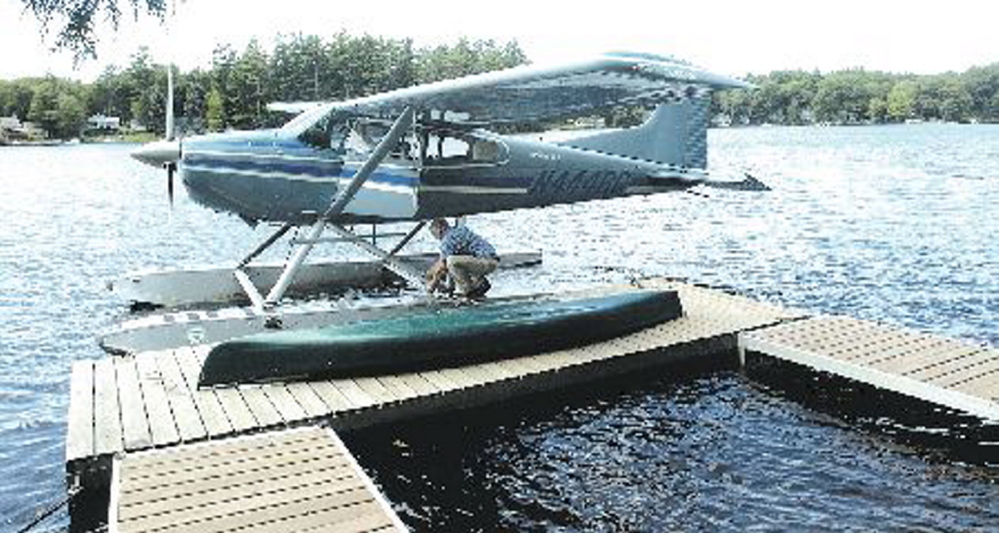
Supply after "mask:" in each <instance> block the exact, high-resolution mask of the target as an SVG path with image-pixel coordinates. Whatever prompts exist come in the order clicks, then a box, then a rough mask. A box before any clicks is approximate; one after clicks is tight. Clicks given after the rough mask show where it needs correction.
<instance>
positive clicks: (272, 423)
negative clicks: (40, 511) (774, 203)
mask: <svg viewBox="0 0 999 533" xmlns="http://www.w3.org/2000/svg"><path fill="white" fill-rule="evenodd" d="M642 285H643V286H654V287H660V288H672V289H675V290H677V291H678V292H679V295H680V299H681V302H682V304H683V308H684V316H683V317H682V318H680V319H677V320H674V321H671V322H668V323H665V324H661V325H659V326H656V327H652V328H649V329H646V330H643V331H640V332H637V333H634V334H631V335H627V336H624V337H620V338H616V339H612V340H609V341H605V342H600V343H596V344H593V345H589V346H585V347H581V348H575V349H570V350H561V351H557V352H552V353H546V354H540V355H534V356H528V357H521V358H516V359H509V360H503V361H495V362H489V363H482V364H473V365H467V366H461V367H453V368H442V369H437V370H429V371H423V372H410V373H402V374H395V375H385V376H375V377H363V378H352V379H333V380H320V381H309V382H297V383H288V384H279V383H276V384H268V385H253V386H239V387H229V388H216V389H199V388H198V387H197V385H196V383H197V377H198V373H199V371H200V368H201V364H202V362H203V361H204V358H205V356H206V354H207V353H208V350H209V349H210V347H209V346H205V347H197V348H183V349H177V350H165V351H154V352H144V353H141V354H138V355H137V356H128V357H114V358H106V359H101V360H97V361H80V362H78V363H76V364H74V366H73V376H72V382H71V383H72V385H71V403H70V412H69V424H68V426H69V428H68V433H67V438H66V459H67V470H68V471H69V472H70V473H71V474H72V473H74V472H75V473H79V474H80V475H81V476H83V477H87V476H90V477H92V478H93V477H94V476H96V477H100V476H101V475H102V474H99V473H98V474H95V473H94V471H103V468H104V467H103V466H99V465H106V464H107V463H108V458H110V457H114V458H115V461H116V462H117V465H118V468H117V472H119V475H121V476H123V477H122V484H121V485H120V487H119V488H118V489H115V490H119V491H121V492H120V495H119V496H118V498H119V499H118V500H115V502H114V503H113V505H117V506H118V507H117V509H118V510H117V511H114V512H117V513H118V515H117V516H116V517H115V519H114V521H115V523H116V524H118V523H119V522H120V528H121V529H120V530H121V531H137V530H157V531H158V530H160V529H158V527H159V526H157V527H156V528H147V527H145V526H144V525H143V524H160V522H156V521H155V520H154V519H153V518H148V517H145V516H146V515H142V516H143V518H136V517H138V516H139V515H138V514H133V513H138V512H139V511H140V509H154V508H155V509H161V511H157V513H160V512H162V513H167V514H171V513H173V514H176V513H178V512H183V510H184V509H187V510H189V509H190V506H191V505H194V504H193V503H192V502H193V501H195V500H197V501H198V502H199V503H198V505H203V506H204V505H207V506H214V505H216V504H215V503H206V502H209V499H206V498H203V496H204V495H203V494H202V492H205V491H204V490H203V491H201V492H198V493H197V494H199V496H197V497H195V496H178V498H181V497H183V498H187V499H181V500H176V501H173V500H170V501H172V503H167V502H168V499H166V498H167V497H166V496H163V497H160V496H157V497H156V498H154V500H156V501H160V502H161V503H156V504H155V505H157V506H159V507H153V505H154V504H153V503H152V501H149V502H145V501H140V500H141V498H140V499H134V498H133V496H134V497H136V498H138V497H139V495H138V494H137V492H142V491H134V490H133V489H132V488H130V487H133V485H130V483H133V481H130V480H132V477H129V476H140V475H139V474H130V473H129V472H132V471H133V469H134V471H135V472H148V471H147V470H145V464H146V463H147V462H149V461H153V462H155V461H156V460H154V459H145V458H146V457H147V456H148V457H153V458H155V457H167V456H168V455H164V454H172V453H175V452H176V453H181V452H180V450H186V449H204V450H208V449H212V450H231V449H234V448H233V447H234V446H235V447H236V448H238V447H240V446H242V445H241V444H238V443H241V442H250V441H249V440H247V439H253V438H257V437H247V436H246V435H254V434H259V433H260V432H263V431H270V432H271V433H266V434H265V435H270V434H272V433H274V434H276V433H277V432H280V431H283V430H286V429H287V428H289V427H297V426H303V425H307V424H310V423H320V424H323V425H325V426H327V427H329V428H332V429H340V428H350V427H360V426H364V425H368V424H372V423H377V422H382V421H389V420H393V419H401V418H406V417H410V416H417V415H421V414H428V413H433V412H440V411H444V410H447V409H460V408H466V407H472V406H475V405H481V404H485V403H489V402H495V401H498V400H501V399H504V398H509V397H512V396H516V395H523V394H531V393H536V392H540V391H545V390H550V389H555V388H559V387H564V386H567V385H575V384H579V383H584V382H588V381H595V380H599V379H603V378H605V377H608V376H612V375H619V374H625V373H628V372H635V371H639V370H643V369H646V368H651V367H657V366H664V365H668V364H670V363H674V362H677V361H681V360H689V359H691V358H704V357H707V356H709V355H719V354H721V355H723V356H730V357H733V359H734V355H735V354H736V353H737V352H738V353H740V354H741V355H742V356H743V358H744V357H745V353H746V352H756V353H762V354H765V355H768V356H772V357H777V358H781V359H785V360H788V361H792V362H795V363H799V364H803V365H807V366H809V367H812V368H815V369H818V370H821V371H828V372H832V373H834V374H838V375H840V376H843V377H846V378H850V379H855V380H859V381H862V382H865V383H869V384H871V385H874V386H877V387H881V388H885V389H888V390H892V391H896V392H900V393H902V394H907V395H910V396H914V397H918V398H921V399H924V400H928V401H930V402H935V403H937V404H941V405H945V406H949V407H952V408H955V409H959V410H963V411H966V412H969V413H972V414H974V415H977V416H980V417H983V418H986V419H991V420H999V351H996V350H994V349H991V348H987V347H983V346H973V345H968V344H964V343H961V342H957V341H953V340H950V339H946V338H942V337H937V336H932V335H925V334H920V333H915V332H911V331H904V330H900V329H898V328H892V327H886V326H884V325H880V324H876V323H873V322H867V321H860V320H855V319H851V318H846V317H825V316H823V317H806V316H804V315H803V314H801V313H798V312H795V311H789V310H786V309H782V308H779V307H776V306H772V305H768V304H763V303H759V302H755V301H752V300H750V299H747V298H743V297H738V296H732V295H729V294H726V293H724V292H721V291H718V290H713V289H706V288H701V287H695V286H690V285H685V284H680V283H674V282H670V281H666V280H644V281H643V282H642ZM607 290H621V288H620V287H618V288H607ZM274 430H277V431H274ZM314 431H318V430H314ZM323 431H329V430H323ZM329 434H330V435H331V436H332V437H331V438H332V439H333V440H336V441H337V442H338V439H337V438H336V437H335V435H334V434H332V432H330V433H329ZM263 438H269V437H263ZM191 443H200V444H194V445H191ZM192 446H193V447H192ZM296 446H297V445H296ZM201 447H203V448H201ZM296 449H297V448H296ZM300 452H301V453H299V451H296V452H294V454H296V457H299V456H301V457H299V458H300V459H301V460H302V461H305V459H306V456H308V457H313V456H315V457H325V455H324V453H322V452H320V453H317V452H316V451H315V450H309V451H306V450H300ZM217 453H221V452H210V454H212V455H215V454H217ZM226 453H228V452H226ZM344 453H346V452H344ZM195 455H197V454H195ZM176 457H180V456H179V455H178V456H176ZM255 457H256V456H255ZM347 457H349V454H348V456H347ZM252 460H253V461H258V464H259V465H260V466H261V468H262V469H263V468H266V469H274V468H283V466H281V465H284V464H285V463H284V462H283V459H281V458H279V457H277V456H276V455H274V454H270V455H266V454H265V455H261V456H260V458H256V459H252ZM324 460H325V459H324ZM332 460H333V461H341V460H342V461H347V460H348V459H346V458H344V457H341V458H340V459H336V458H334V459H332ZM350 460H352V459H350ZM184 461H187V459H184ZM191 464H194V463H191ZM199 464H200V463H199ZM93 465H98V466H94V467H93V468H91V466H93ZM132 465H136V466H134V467H133V466H132ZM157 468H158V467H157ZM192 468H193V467H192ZM198 468H200V467H198ZM205 468H215V467H210V466H206V467H205ZM240 468H242V467H240ZM331 468H332V467H331ZM184 469H185V470H187V469H188V468H187V467H184ZM306 470H308V469H306ZM272 472H276V471H273V470H272ZM185 475H186V474H185ZM296 475H298V474H296ZM302 475H303V476H304V475H305V474H304V473H302ZM142 476H144V477H145V479H147V481H148V482H149V483H152V484H157V485H159V480H158V479H156V478H158V477H159V476H158V475H155V474H142V475H141V476H140V477H142ZM281 476H283V474H279V475H277V478H281V479H283V478H282V477H281ZM264 477H266V476H264ZM166 479H169V476H166ZM261 479H263V478H261ZM268 479H270V478H268ZM309 479H311V478H309ZM302 481H303V483H304V484H306V485H308V484H309V483H311V482H310V481H306V479H305V478H302ZM100 483H101V482H100V481H98V482H97V484H98V485H99V484H100ZM104 483H106V481H104ZM192 483H193V482H192ZM213 483H214V482H213ZM254 483H256V481H255V482H253V483H250V485H253V484H254ZM260 483H264V484H266V485H268V486H269V485H270V482H264V481H261V482H260ZM166 485H170V483H167V484H166ZM236 485H238V484H236ZM191 486H192V487H193V486H194V485H191ZM213 486H214V485H213ZM261 486H262V485H261ZM276 486H280V483H278V485H276ZM337 486H338V487H339V485H337ZM369 488H370V487H369ZM98 490H99V489H98ZM104 490H107V489H104ZM156 490H160V489H159V488H158V489H156ZM163 490H167V489H163ZM171 490H172V489H171ZM199 490H200V489H199ZM206 490H208V489H206ZM212 490H214V489H212ZM234 490H236V491H237V492H238V493H240V494H245V493H247V491H249V492H252V493H254V494H256V493H257V492H256V491H255V490H256V489H251V488H246V487H243V488H237V489H234ZM282 490H283V489H282ZM343 490H348V489H343ZM349 490H353V489H349ZM371 490H372V491H373V489H371ZM239 491H242V492H239ZM333 491H334V492H336V493H337V494H338V496H331V498H332V500H331V501H335V502H344V501H346V500H344V499H342V498H341V496H340V494H341V492H342V491H340V489H333ZM363 492H364V491H360V492H357V494H356V495H357V497H358V498H361V497H362V496H361V494H362V493H363ZM150 494H152V493H150ZM171 494H173V493H171ZM219 494H221V493H219ZM267 494H269V496H267V497H268V498H271V499H270V500H267V501H269V502H273V501H276V500H273V499H274V498H277V499H279V500H280V499H281V498H283V496H280V495H275V494H274V493H273V492H268V493H267ZM374 494H375V496H372V497H373V498H377V493H376V492H375V493H374ZM363 497H365V498H366V497H367V496H363ZM170 498H173V496H170ZM296 498H297V499H296ZM347 499H350V498H347ZM293 500H294V501H298V502H302V501H311V500H308V498H306V499H302V498H298V497H297V496H296V497H295V498H293ZM281 501H284V500H281ZM289 501H290V500H289ZM351 501H353V500H351ZM133 502H134V503H133ZM185 502H186V503H185ZM275 505H278V504H276V503H275ZM281 505H283V504H281ZM336 505H339V504H334V505H333V507H336ZM230 507H232V506H225V505H223V507H218V509H222V508H226V509H228V508H230ZM311 508H312V507H311V504H301V505H299V507H294V506H292V507H285V508H284V509H283V510H282V511H281V512H282V513H284V514H281V516H282V517H288V519H289V520H296V521H294V522H287V523H284V524H283V525H284V526H288V527H293V528H294V529H296V530H298V529H302V530H309V531H311V530H312V529H309V528H310V527H312V525H309V524H314V525H315V526H316V527H320V526H321V527H327V526H329V525H330V524H331V523H333V522H335V520H336V519H335V518H333V517H334V516H341V515H336V514H335V513H336V512H338V511H331V512H332V513H334V514H331V515H328V516H326V515H323V516H326V518H323V517H322V516H319V515H317V516H318V519H317V520H316V521H315V522H308V520H309V518H307V517H309V516H312V515H311V513H312V511H311V510H310V509H311ZM294 509H298V510H299V511H295V510H294ZM358 509H360V508H358ZM286 511H287V512H286ZM199 512H200V511H199ZM362 515H363V516H362ZM150 516H152V515H150ZM192 516H204V515H203V514H195V515H192ZM267 516H272V515H267ZM373 516H375V515H370V517H373ZM378 516H380V517H379V518H371V519H372V520H374V522H372V524H375V525H373V526H372V527H373V528H375V527H381V525H384V524H385V522H384V517H381V515H378ZM364 517H369V515H368V513H367V512H364V513H360V514H358V513H353V514H351V518H350V520H355V519H356V520H358V523H360V524H363V523H367V522H365V521H366V520H368V518H364ZM283 519H284V518H282V520H283ZM148 520H153V521H151V522H150V521H148ZM254 520H256V522H254V523H257V522H260V523H270V522H269V521H268V520H270V519H267V520H260V519H259V517H258V518H255V519H254ZM275 520H276V519H275ZM302 520H304V521H305V522H301V521H302ZM128 522H131V523H128ZM225 523H229V522H225ZM275 523H277V522H275ZM163 524H166V522H163ZM240 524H242V522H240ZM140 526H141V527H140ZM115 527H119V526H115ZM164 527H166V526H165V525H164ZM170 527H174V526H172V525H171V526H170ZM239 527H242V525H240V526H239ZM330 527H333V526H330ZM385 527H401V526H400V525H399V524H396V523H395V522H394V521H393V522H392V524H390V525H387V526H385ZM194 529H196V530H199V531H200V530H202V529H201V528H194ZM333 529H338V528H336V527H333ZM162 530H163V531H173V530H172V529H169V528H167V529H162ZM278 530H282V529H278ZM284 530H287V528H285V529H284ZM318 530H323V529H317V531H318Z"/></svg>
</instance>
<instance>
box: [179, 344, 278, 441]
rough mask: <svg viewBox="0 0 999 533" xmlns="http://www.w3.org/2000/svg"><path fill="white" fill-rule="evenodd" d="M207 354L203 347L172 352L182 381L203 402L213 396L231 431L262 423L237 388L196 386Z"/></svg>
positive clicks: (255, 426) (243, 429)
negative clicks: (181, 375) (182, 377)
mask: <svg viewBox="0 0 999 533" xmlns="http://www.w3.org/2000/svg"><path fill="white" fill-rule="evenodd" d="M207 355H208V352H207V351H206V350H204V349H181V350H175V351H174V352H173V357H174V359H175V360H176V362H177V366H178V367H180V371H181V373H182V374H183V375H184V381H185V382H187V386H188V388H189V389H191V391H193V394H195V395H197V396H199V397H201V398H204V401H205V402H210V401H211V399H210V398H211V397H214V398H215V399H216V400H217V401H218V403H219V406H220V407H221V408H222V411H223V412H224V413H225V417H226V419H227V420H228V421H229V423H230V424H231V425H232V428H233V431H235V432H237V433H241V432H244V431H247V430H251V429H255V428H258V427H260V426H261V425H263V422H261V421H259V420H257V418H256V416H254V414H253V412H252V411H251V410H250V407H249V406H248V405H247V404H246V401H245V400H244V399H243V395H242V394H240V392H239V390H238V389H235V388H232V387H219V388H217V389H212V388H199V387H198V374H200V373H201V365H203V364H204V361H205V357H206V356H207Z"/></svg>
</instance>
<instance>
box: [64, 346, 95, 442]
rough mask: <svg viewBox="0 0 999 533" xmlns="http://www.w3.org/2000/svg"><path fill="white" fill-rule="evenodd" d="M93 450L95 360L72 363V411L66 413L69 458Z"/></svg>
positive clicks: (70, 395)
mask: <svg viewBox="0 0 999 533" xmlns="http://www.w3.org/2000/svg"><path fill="white" fill-rule="evenodd" d="M93 453H94V363H93V361H76V362H74V363H73V367H72V372H71V373H70V382H69V413H68V414H67V415H66V461H67V462H69V461H75V460H76V459H82V458H84V457H89V456H91V455H93Z"/></svg>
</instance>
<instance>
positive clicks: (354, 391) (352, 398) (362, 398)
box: [329, 378, 378, 409]
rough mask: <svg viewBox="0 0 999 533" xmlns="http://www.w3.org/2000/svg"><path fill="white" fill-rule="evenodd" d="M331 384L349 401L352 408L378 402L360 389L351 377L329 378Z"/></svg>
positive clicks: (359, 407)
mask: <svg viewBox="0 0 999 533" xmlns="http://www.w3.org/2000/svg"><path fill="white" fill-rule="evenodd" d="M329 383H330V384H331V385H333V386H334V387H336V389H337V390H338V391H339V392H340V394H341V395H342V396H343V397H344V398H346V399H347V401H348V402H350V406H351V408H352V409H363V408H365V407H370V406H373V405H376V404H377V403H378V402H377V401H376V400H375V399H374V398H373V397H371V395H370V394H368V393H367V392H366V391H365V390H364V389H362V388H361V387H360V386H359V385H358V384H357V383H356V382H355V381H354V380H353V379H350V378H344V379H336V380H330V382H329Z"/></svg>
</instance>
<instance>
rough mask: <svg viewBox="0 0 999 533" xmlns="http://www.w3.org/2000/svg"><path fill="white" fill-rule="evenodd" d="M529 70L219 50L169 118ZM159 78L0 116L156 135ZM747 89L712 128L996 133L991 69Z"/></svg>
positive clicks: (10, 109)
mask: <svg viewBox="0 0 999 533" xmlns="http://www.w3.org/2000/svg"><path fill="white" fill-rule="evenodd" d="M526 62H527V57H526V55H525V54H524V52H523V50H521V48H520V46H519V44H518V43H517V42H516V41H511V42H507V43H497V42H494V41H491V40H470V39H460V40H458V41H457V42H456V43H454V44H449V45H441V46H436V47H422V48H418V47H415V46H414V45H413V42H412V40H410V39H392V38H382V37H373V36H370V35H363V36H352V35H349V34H347V33H344V32H341V33H338V34H335V35H333V36H332V37H331V38H328V39H323V38H320V37H318V36H312V35H301V34H295V35H287V36H283V37H282V38H280V39H279V40H278V41H277V42H276V43H275V44H274V46H273V47H272V48H271V49H269V50H265V49H264V48H263V47H262V46H261V45H260V43H259V42H258V41H251V42H250V43H249V44H248V45H247V46H246V47H245V48H244V49H243V50H241V51H237V50H235V49H234V48H233V47H232V46H230V45H223V46H219V47H217V48H216V49H215V50H214V52H213V58H212V62H211V65H210V66H209V67H208V68H205V69H194V70H192V71H189V72H179V71H178V70H176V69H175V70H174V79H175V97H174V114H175V115H176V116H177V117H178V125H179V128H180V129H181V131H182V132H185V133H201V132H205V131H221V130H225V129H228V128H236V129H252V128H259V127H266V126H274V125H277V124H279V123H280V121H282V120H284V119H285V118H287V117H285V116H283V115H280V114H275V113H271V112H268V111H267V110H266V104H268V103H270V102H275V101H302V100H341V99H345V98H352V97H359V96H364V95H368V94H373V93H377V92H382V91H387V90H391V89H396V88H400V87H406V86H409V85H414V84H419V83H427V82H432V81H437V80H441V79H447V78H454V77H459V76H464V75H468V74H475V73H480V72H486V71H490V70H497V69H502V68H509V67H513V66H517V65H520V64H524V63H526ZM166 78H167V70H166V66H165V65H162V64H157V63H155V62H154V61H153V60H152V58H151V57H150V55H149V52H148V50H145V49H139V51H138V52H136V53H135V54H134V55H133V56H132V58H131V61H130V63H129V64H128V65H127V66H124V67H120V66H111V67H108V68H107V69H106V70H105V71H104V73H103V74H102V75H101V76H100V77H99V78H98V79H97V80H96V81H94V82H93V83H81V82H78V81H72V80H67V79H60V78H55V77H51V76H48V77H42V78H24V79H19V80H13V81H4V80H0V116H11V115H16V116H17V117H19V118H20V119H22V120H29V121H32V122H34V123H36V124H37V125H38V126H39V127H41V128H42V129H43V130H44V131H45V132H46V133H47V134H48V135H49V136H50V137H53V138H71V137H76V136H79V135H80V133H81V130H82V129H83V127H84V124H85V122H86V118H87V117H88V116H91V115H94V114H103V115H107V116H114V117H119V118H120V119H121V123H122V124H123V125H127V124H139V125H141V126H144V127H145V128H148V129H149V130H150V131H152V132H153V133H155V134H156V135H162V134H163V129H164V123H165V114H166V111H165V101H166V91H167V81H166ZM747 79H748V81H750V82H752V83H754V84H756V85H757V89H755V90H748V91H745V90H734V91H724V92H720V93H716V95H715V97H714V101H713V108H712V111H713V114H714V118H715V120H716V122H718V121H720V122H723V123H731V124H735V125H742V124H765V123H769V124H791V125H800V124H813V123H828V124H866V123H890V122H903V121H908V120H944V121H953V122H999V63H996V64H992V65H989V66H984V67H974V68H971V69H968V70H967V71H965V72H963V73H946V74H939V75H923V76H917V75H911V74H890V73H884V72H869V71H865V70H863V69H853V70H844V71H838V72H831V73H828V74H822V73H819V72H806V71H776V72H772V73H770V74H765V75H750V76H749V77H748V78H747ZM625 111H627V110H625ZM632 111H640V110H632ZM615 113H616V114H615ZM615 113H609V114H606V116H604V117H603V118H604V119H605V122H607V123H608V124H609V125H630V124H633V123H636V122H638V121H640V120H641V116H642V114H641V113H638V112H635V113H624V114H623V115H622V113H621V112H620V111H616V112H615ZM619 115H620V116H619Z"/></svg>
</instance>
